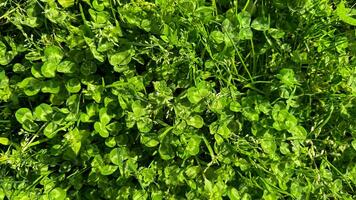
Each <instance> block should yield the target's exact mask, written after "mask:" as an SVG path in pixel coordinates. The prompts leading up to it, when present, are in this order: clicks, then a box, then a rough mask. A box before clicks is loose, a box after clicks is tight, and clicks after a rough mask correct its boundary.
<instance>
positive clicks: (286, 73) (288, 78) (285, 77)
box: [277, 68, 298, 87]
mask: <svg viewBox="0 0 356 200" xmlns="http://www.w3.org/2000/svg"><path fill="white" fill-rule="evenodd" d="M277 78H278V79H280V80H281V82H282V83H283V84H284V85H287V86H289V87H292V86H294V85H298V81H297V79H296V78H295V75H294V71H293V70H292V69H288V68H283V69H281V70H280V71H279V74H277Z"/></svg>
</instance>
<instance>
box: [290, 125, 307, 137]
mask: <svg viewBox="0 0 356 200" xmlns="http://www.w3.org/2000/svg"><path fill="white" fill-rule="evenodd" d="M288 131H289V132H290V133H292V135H293V137H295V138H297V139H300V140H305V139H306V137H307V135H308V132H307V131H306V130H305V129H304V127H303V126H293V127H292V128H290V129H288Z"/></svg>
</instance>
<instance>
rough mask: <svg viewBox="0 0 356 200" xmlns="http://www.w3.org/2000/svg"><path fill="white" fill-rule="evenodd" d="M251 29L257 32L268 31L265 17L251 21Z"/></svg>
mask: <svg viewBox="0 0 356 200" xmlns="http://www.w3.org/2000/svg"><path fill="white" fill-rule="evenodd" d="M251 28H253V29H255V30H258V31H267V30H268V29H269V24H268V19H267V18H266V17H257V18H256V19H254V20H253V22H252V24H251Z"/></svg>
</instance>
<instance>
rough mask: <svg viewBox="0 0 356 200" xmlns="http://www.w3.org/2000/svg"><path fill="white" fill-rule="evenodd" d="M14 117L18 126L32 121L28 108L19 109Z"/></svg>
mask: <svg viewBox="0 0 356 200" xmlns="http://www.w3.org/2000/svg"><path fill="white" fill-rule="evenodd" d="M15 117H16V119H17V121H18V122H20V124H23V123H24V122H25V121H27V120H28V121H33V116H32V112H31V110H30V109H28V108H20V109H18V110H17V111H16V113H15Z"/></svg>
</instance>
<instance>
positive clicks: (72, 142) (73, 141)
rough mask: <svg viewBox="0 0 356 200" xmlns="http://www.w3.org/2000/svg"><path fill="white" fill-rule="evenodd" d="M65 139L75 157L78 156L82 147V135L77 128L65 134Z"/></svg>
mask: <svg viewBox="0 0 356 200" xmlns="http://www.w3.org/2000/svg"><path fill="white" fill-rule="evenodd" d="M66 138H67V140H68V141H69V146H70V148H71V149H72V150H73V152H74V153H75V155H78V153H79V150H80V148H81V146H82V141H81V140H82V135H81V133H80V131H79V130H78V128H74V129H73V130H71V131H69V132H68V134H66Z"/></svg>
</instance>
